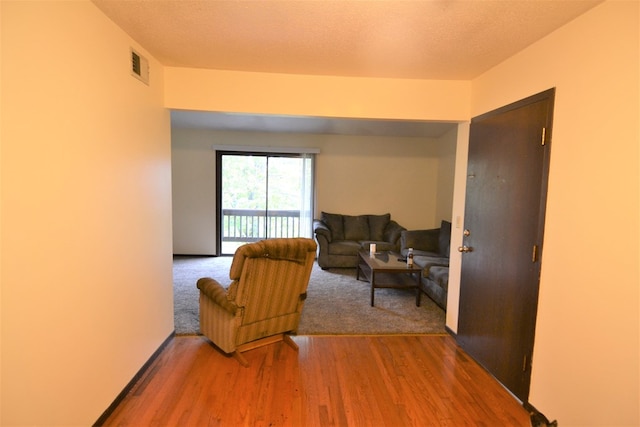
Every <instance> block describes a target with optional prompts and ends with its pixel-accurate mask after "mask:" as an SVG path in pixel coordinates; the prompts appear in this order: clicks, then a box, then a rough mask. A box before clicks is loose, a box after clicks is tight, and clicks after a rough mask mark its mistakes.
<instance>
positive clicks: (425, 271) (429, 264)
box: [413, 254, 449, 277]
mask: <svg viewBox="0 0 640 427" xmlns="http://www.w3.org/2000/svg"><path fill="white" fill-rule="evenodd" d="M413 262H414V264H415V265H416V266H418V267H420V268H422V276H423V277H428V276H429V274H430V272H431V270H432V269H433V268H435V267H446V268H448V267H449V258H447V257H440V256H437V254H436V256H423V255H416V256H414V257H413Z"/></svg>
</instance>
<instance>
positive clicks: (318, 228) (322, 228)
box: [313, 219, 331, 243]
mask: <svg viewBox="0 0 640 427" xmlns="http://www.w3.org/2000/svg"><path fill="white" fill-rule="evenodd" d="M313 232H314V233H316V236H318V235H320V236H324V237H326V238H327V242H329V243H331V230H329V227H327V224H325V223H324V222H322V221H321V220H319V219H314V220H313Z"/></svg>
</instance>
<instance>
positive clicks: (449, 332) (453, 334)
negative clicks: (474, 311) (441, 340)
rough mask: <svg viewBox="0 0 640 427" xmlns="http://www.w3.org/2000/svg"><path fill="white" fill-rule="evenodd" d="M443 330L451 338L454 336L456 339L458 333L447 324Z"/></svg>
mask: <svg viewBox="0 0 640 427" xmlns="http://www.w3.org/2000/svg"><path fill="white" fill-rule="evenodd" d="M444 330H445V331H447V333H448V334H449V335H451V336H452V337H453V338H455V339H456V341H457V340H458V336H457V335H458V334H456V333H455V332H453V331H452V330H451V329H450V328H449V327H448V326H447V325H444Z"/></svg>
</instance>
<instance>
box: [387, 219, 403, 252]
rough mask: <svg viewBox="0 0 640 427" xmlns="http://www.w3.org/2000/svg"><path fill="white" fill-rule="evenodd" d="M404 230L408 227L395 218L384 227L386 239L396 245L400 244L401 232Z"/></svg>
mask: <svg viewBox="0 0 640 427" xmlns="http://www.w3.org/2000/svg"><path fill="white" fill-rule="evenodd" d="M404 230H406V228H404V227H403V226H401V225H400V224H398V223H397V222H395V221H394V220H391V221H389V224H387V226H386V227H385V229H384V240H385V241H387V242H389V243H393V244H394V245H396V246H399V244H400V234H401V233H402V232H403V231H404Z"/></svg>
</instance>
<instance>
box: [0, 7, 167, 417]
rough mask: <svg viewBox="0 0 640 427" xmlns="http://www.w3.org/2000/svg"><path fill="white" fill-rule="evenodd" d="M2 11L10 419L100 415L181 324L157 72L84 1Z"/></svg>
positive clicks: (6, 411)
mask: <svg viewBox="0 0 640 427" xmlns="http://www.w3.org/2000/svg"><path fill="white" fill-rule="evenodd" d="M0 7H1V11H2V12H1V16H2V23H1V27H2V51H1V56H2V67H3V68H2V80H1V85H2V87H1V91H0V92H1V95H0V96H1V105H2V121H1V123H0V125H1V129H0V131H1V132H0V133H1V144H2V145H1V150H2V157H1V160H2V164H1V174H2V177H1V180H2V193H1V215H2V216H1V218H2V224H1V238H2V242H1V243H2V244H1V247H2V259H1V274H2V280H1V288H2V309H1V319H2V336H1V342H2V372H1V374H2V402H1V405H0V406H1V407H2V419H1V420H0V424H2V425H5V426H11V425H42V426H50V425H65V426H72V425H73V426H80V425H85V426H86V425H91V424H92V423H93V422H95V421H96V420H97V418H98V417H99V416H100V415H101V414H102V412H103V411H104V410H105V409H106V408H107V407H108V406H109V404H110V403H111V402H112V401H113V399H114V398H115V397H116V396H117V395H118V393H119V392H120V391H121V390H122V389H123V388H124V387H125V385H126V384H127V383H128V382H129V381H130V380H131V379H132V377H133V376H134V375H135V373H136V372H137V371H138V370H139V369H140V368H141V367H142V365H143V364H144V363H145V362H146V361H147V360H148V358H149V357H150V356H151V355H152V354H153V352H154V351H155V350H156V349H157V348H158V347H159V346H160V344H161V343H162V342H163V341H164V340H165V339H166V338H167V337H168V336H169V334H170V333H171V332H172V330H173V305H172V296H173V294H172V280H171V275H172V272H171V192H170V179H171V176H170V161H171V153H170V129H169V126H170V125H169V115H168V112H167V110H165V109H164V107H163V93H162V92H163V72H162V68H161V67H160V66H159V64H158V63H157V62H156V61H155V60H153V58H149V59H150V62H151V67H152V68H151V85H150V86H147V85H145V84H143V83H141V82H140V81H138V80H136V79H134V78H133V77H131V76H130V75H129V63H130V52H129V48H130V46H133V47H136V48H138V49H139V50H140V51H141V52H142V53H143V54H144V50H142V49H140V48H139V47H138V46H135V45H133V44H132V41H131V40H130V39H129V37H127V36H126V35H125V34H124V33H123V32H122V31H121V30H119V29H118V28H117V27H116V26H115V25H114V24H113V23H112V22H111V21H110V20H108V19H107V18H106V17H105V16H104V14H103V13H102V12H100V11H99V10H98V9H97V8H96V7H95V6H94V5H93V4H92V3H90V2H88V1H73V2H69V1H29V2H23V1H20V2H12V1H2V2H1V3H0Z"/></svg>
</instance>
